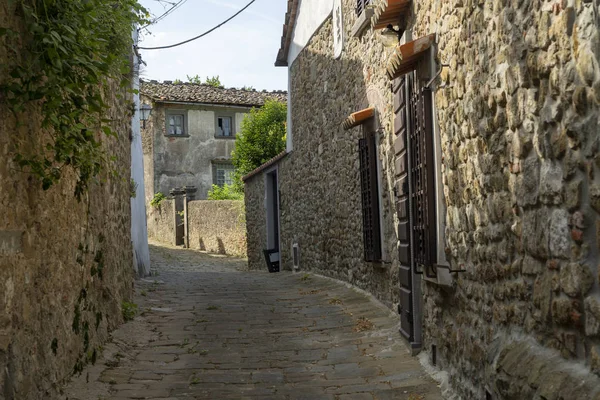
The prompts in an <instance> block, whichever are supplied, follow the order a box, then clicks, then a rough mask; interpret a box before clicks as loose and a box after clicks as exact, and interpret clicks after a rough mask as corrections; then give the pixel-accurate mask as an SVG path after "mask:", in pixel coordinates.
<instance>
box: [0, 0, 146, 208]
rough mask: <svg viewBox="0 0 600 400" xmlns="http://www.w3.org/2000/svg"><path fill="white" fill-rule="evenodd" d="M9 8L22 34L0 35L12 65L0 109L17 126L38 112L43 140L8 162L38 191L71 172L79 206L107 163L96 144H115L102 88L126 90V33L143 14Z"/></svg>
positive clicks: (61, 0)
mask: <svg viewBox="0 0 600 400" xmlns="http://www.w3.org/2000/svg"><path fill="white" fill-rule="evenodd" d="M9 3H11V2H10V1H9ZM12 3H13V4H14V5H13V7H16V9H15V12H16V14H17V15H18V17H19V20H21V21H23V27H22V29H20V30H22V32H25V33H24V34H23V33H19V32H17V31H16V30H13V29H10V28H8V27H0V46H5V49H6V53H5V54H7V55H8V60H11V61H10V62H11V64H10V65H5V66H4V68H6V70H4V71H0V77H5V76H6V77H7V78H6V79H2V81H0V93H3V95H0V101H1V102H3V103H5V104H6V105H7V106H8V108H9V109H10V110H11V111H12V112H13V114H14V115H15V117H16V118H17V121H19V123H24V122H26V121H27V119H30V118H31V115H28V112H29V111H31V109H32V106H33V107H35V106H39V110H40V111H41V117H42V128H43V129H44V130H45V131H47V132H48V134H49V137H50V139H49V140H48V141H47V142H44V144H43V146H38V148H34V149H33V150H29V149H30V148H31V146H22V145H21V146H17V147H16V150H15V152H14V160H15V161H16V162H17V164H18V165H19V166H20V167H21V168H23V169H25V170H26V171H28V172H29V173H31V174H33V175H34V176H37V177H38V178H39V179H40V180H41V184H42V187H43V189H44V190H46V189H48V188H50V187H51V186H52V185H53V184H55V183H56V182H58V181H59V180H60V178H61V176H62V175H63V174H64V171H65V169H66V168H72V169H73V170H74V171H75V172H76V174H77V177H78V180H77V184H76V187H75V196H76V197H77V198H78V199H80V198H81V195H82V194H83V193H84V192H85V191H86V190H87V188H88V186H89V184H90V182H91V181H92V180H93V179H95V178H97V177H98V175H99V174H100V172H101V171H102V170H103V169H104V168H105V167H106V165H108V163H109V161H110V159H109V158H108V157H107V155H106V154H105V152H104V151H103V148H102V144H101V135H106V136H109V137H117V133H116V132H114V131H113V129H111V128H110V123H111V122H112V121H111V120H110V119H108V118H107V115H108V113H107V111H108V109H109V107H110V104H111V100H112V99H111V96H115V94H113V93H109V92H108V88H109V86H110V83H111V82H119V83H120V85H121V87H122V88H124V87H130V84H129V82H130V78H131V60H130V56H131V54H132V39H131V33H132V29H133V28H134V26H135V24H137V23H143V22H144V21H143V20H144V18H146V17H147V15H148V14H147V12H146V10H145V9H144V8H143V7H141V6H140V5H139V4H138V2H137V0H22V1H17V2H12ZM15 134H16V133H15ZM26 149H27V150H26Z"/></svg>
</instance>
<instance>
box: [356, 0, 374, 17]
mask: <svg viewBox="0 0 600 400" xmlns="http://www.w3.org/2000/svg"><path fill="white" fill-rule="evenodd" d="M369 4H371V0H356V15H361V14H362V13H363V11H365V9H366V8H367V6H368V5H369Z"/></svg>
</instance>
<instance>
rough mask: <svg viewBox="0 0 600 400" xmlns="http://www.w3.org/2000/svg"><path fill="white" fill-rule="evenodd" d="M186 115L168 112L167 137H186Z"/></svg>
mask: <svg viewBox="0 0 600 400" xmlns="http://www.w3.org/2000/svg"><path fill="white" fill-rule="evenodd" d="M186 134H187V132H186V126H185V113H184V112H172V111H168V112H167V135H186Z"/></svg>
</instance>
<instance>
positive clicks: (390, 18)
mask: <svg viewBox="0 0 600 400" xmlns="http://www.w3.org/2000/svg"><path fill="white" fill-rule="evenodd" d="M410 2H411V0H381V1H380V2H379V3H378V4H377V5H376V7H375V13H374V14H373V18H372V19H371V25H372V26H373V29H383V28H385V27H387V26H388V25H390V24H391V25H398V23H399V22H400V20H401V19H402V18H403V17H405V16H406V15H407V14H408V12H409V11H410Z"/></svg>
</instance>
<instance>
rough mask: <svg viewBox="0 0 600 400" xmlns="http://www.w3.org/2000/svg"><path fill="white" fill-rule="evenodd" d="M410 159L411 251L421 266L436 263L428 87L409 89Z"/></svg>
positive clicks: (432, 154) (431, 130)
mask: <svg viewBox="0 0 600 400" xmlns="http://www.w3.org/2000/svg"><path fill="white" fill-rule="evenodd" d="M411 103H412V104H411V106H412V107H411V113H410V114H411V116H410V118H411V123H412V129H411V131H410V158H411V168H410V174H411V190H410V197H411V216H412V232H413V254H414V258H415V263H416V265H417V266H418V267H420V268H425V269H430V268H431V267H432V266H433V265H434V264H436V263H437V243H436V242H437V231H436V228H437V220H436V201H435V191H436V186H435V168H436V165H435V161H434V151H435V149H434V143H433V140H434V138H433V110H432V105H433V103H432V94H431V90H430V89H429V88H418V87H417V85H416V84H415V85H413V87H412V88H411Z"/></svg>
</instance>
